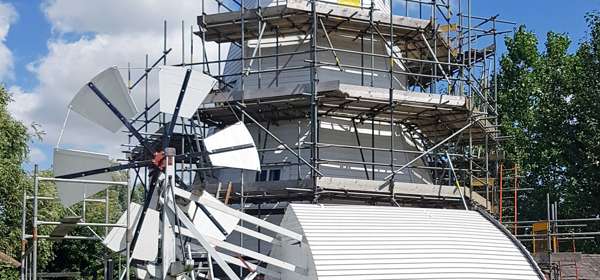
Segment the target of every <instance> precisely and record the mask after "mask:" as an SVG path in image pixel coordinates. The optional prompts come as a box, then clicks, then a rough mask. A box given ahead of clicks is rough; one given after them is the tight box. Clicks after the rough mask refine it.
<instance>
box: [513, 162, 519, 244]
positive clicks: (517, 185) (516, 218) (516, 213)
mask: <svg viewBox="0 0 600 280" xmlns="http://www.w3.org/2000/svg"><path fill="white" fill-rule="evenodd" d="M518 168H519V165H517V164H516V163H515V172H514V176H515V185H514V186H513V188H514V213H513V214H514V218H513V220H514V222H515V223H514V225H515V226H514V234H515V235H517V222H518V214H519V208H518V207H517V203H518V199H517V189H518V188H519V182H518V177H519V173H518Z"/></svg>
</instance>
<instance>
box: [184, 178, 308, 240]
mask: <svg viewBox="0 0 600 280" xmlns="http://www.w3.org/2000/svg"><path fill="white" fill-rule="evenodd" d="M173 191H174V192H175V196H178V197H182V198H185V199H188V200H192V201H196V202H198V203H200V204H202V205H204V206H206V207H207V208H213V209H214V210H217V211H220V212H223V213H225V214H228V215H231V216H234V217H237V218H239V219H241V220H244V221H245V222H248V223H251V224H254V225H257V226H259V227H262V228H264V229H267V230H270V231H272V232H276V233H278V234H279V235H283V236H286V237H289V238H291V239H294V240H296V241H302V235H301V234H298V233H296V232H294V231H291V230H287V229H285V228H282V227H280V226H277V225H274V224H272V223H269V222H266V221H264V220H262V219H259V218H256V217H254V216H250V215H248V214H246V213H243V212H240V211H237V210H234V209H232V208H230V207H228V206H226V205H225V204H223V203H222V202H220V201H218V200H217V199H215V198H214V197H213V196H212V195H210V194H209V193H208V192H202V194H201V195H195V194H192V193H191V192H188V191H186V190H183V189H180V188H177V187H175V188H173ZM186 227H187V226H186ZM194 228H195V227H194ZM188 229H189V228H188ZM190 230H192V229H190ZM194 230H195V229H194ZM196 231H197V230H196Z"/></svg>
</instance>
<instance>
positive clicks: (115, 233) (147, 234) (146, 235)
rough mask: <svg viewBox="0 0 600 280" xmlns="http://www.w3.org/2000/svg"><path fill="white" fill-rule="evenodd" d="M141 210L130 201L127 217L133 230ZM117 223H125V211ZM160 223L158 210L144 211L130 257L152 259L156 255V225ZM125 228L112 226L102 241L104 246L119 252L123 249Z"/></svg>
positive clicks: (144, 259) (149, 209) (139, 206)
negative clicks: (142, 220) (144, 214)
mask: <svg viewBox="0 0 600 280" xmlns="http://www.w3.org/2000/svg"><path fill="white" fill-rule="evenodd" d="M141 211H142V206H141V205H139V204H137V203H135V202H132V203H131V204H130V209H129V212H130V213H129V217H130V222H131V224H130V227H129V229H130V230H131V231H134V230H135V228H136V227H137V223H138V221H139V219H140V214H141ZM117 223H118V224H126V223H127V212H125V213H123V214H122V215H121V217H120V218H119V220H118V221H117ZM159 224H160V217H159V213H158V211H156V210H154V209H151V208H148V210H147V211H146V216H145V218H144V224H142V228H141V230H140V234H139V235H138V240H137V243H136V245H135V248H134V249H133V253H132V255H131V256H132V258H134V259H137V260H143V261H154V260H155V259H156V257H157V255H158V237H159V236H158V229H159V228H158V227H159ZM125 232H126V230H125V228H122V227H118V228H113V229H112V230H111V231H110V232H108V235H107V236H106V238H105V239H104V241H102V243H104V245H106V247H108V248H109V249H111V250H113V251H115V252H121V251H123V250H125V247H126V244H125Z"/></svg>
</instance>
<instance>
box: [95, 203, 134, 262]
mask: <svg viewBox="0 0 600 280" xmlns="http://www.w3.org/2000/svg"><path fill="white" fill-rule="evenodd" d="M129 206H130V207H129V221H130V222H131V224H130V226H129V228H130V229H132V228H133V225H134V224H135V223H134V221H136V220H137V219H138V218H139V215H140V211H141V209H142V206H141V205H139V204H137V203H131V204H130V205H129ZM117 224H120V225H124V224H127V212H125V213H123V214H122V215H121V217H119V220H118V221H117ZM125 233H126V229H125V228H122V227H115V228H112V229H111V230H110V231H109V232H108V234H107V235H106V238H104V240H103V241H102V243H103V244H104V245H105V246H106V247H107V248H108V249H111V250H113V251H115V252H120V251H122V250H124V249H125V247H126V244H125Z"/></svg>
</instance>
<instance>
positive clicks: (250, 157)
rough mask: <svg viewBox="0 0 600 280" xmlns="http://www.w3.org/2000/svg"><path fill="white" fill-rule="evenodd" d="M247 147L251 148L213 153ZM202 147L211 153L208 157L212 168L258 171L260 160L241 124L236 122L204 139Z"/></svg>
mask: <svg viewBox="0 0 600 280" xmlns="http://www.w3.org/2000/svg"><path fill="white" fill-rule="evenodd" d="M247 145H251V147H248V148H244V149H239V150H232V151H228V152H220V153H214V152H216V151H219V150H223V149H227V148H232V147H239V146H247ZM204 146H205V147H206V150H207V151H208V152H209V153H211V154H209V156H208V157H209V158H210V161H211V163H212V164H213V165H214V166H221V167H229V168H239V169H246V170H256V171H260V158H259V156H258V151H257V150H256V145H255V144H254V139H252V135H250V131H248V128H246V126H245V125H244V123H242V122H237V123H235V124H233V125H231V126H228V127H226V128H225V129H222V130H220V131H218V132H216V133H215V134H213V135H211V136H208V137H206V138H205V139H204ZM212 153H214V154H212Z"/></svg>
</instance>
